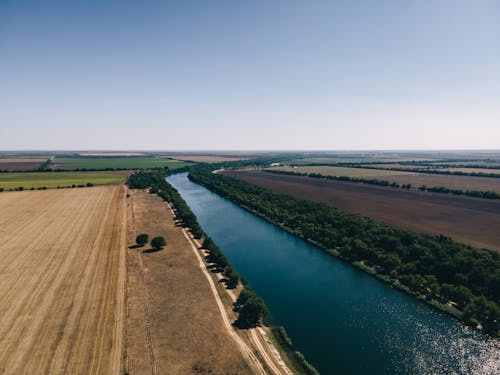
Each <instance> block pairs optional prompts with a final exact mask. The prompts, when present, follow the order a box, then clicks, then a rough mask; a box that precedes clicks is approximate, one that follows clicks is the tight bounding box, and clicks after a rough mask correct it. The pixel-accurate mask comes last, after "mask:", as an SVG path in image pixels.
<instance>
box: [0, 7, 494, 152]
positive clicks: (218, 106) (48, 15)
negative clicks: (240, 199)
mask: <svg viewBox="0 0 500 375" xmlns="http://www.w3.org/2000/svg"><path fill="white" fill-rule="evenodd" d="M437 148H446V149H481V148H489V149H499V148H500V1H498V0H496V1H482V0H474V1H470V0H448V1H445V0H441V1H438V0H436V1H433V0H428V1H427V0H414V1H410V0H409V1H404V0H393V1H387V0H359V1H352V0H346V1H333V0H330V1H293V0H283V1H275V0H265V1H260V0H255V1H235V0H228V1H217V0H213V1H189V0H184V1H127V0H115V1H111V0H110V1H106V0H101V1H97V0H96V1H92V0H86V1H75V0H71V1H67V0H66V1H51V0H44V1H28V0H12V1H11V0H0V149H169V150H174V149H178V150H181V149H212V150H215V149H226V150H227V149H232V150H234V149H259V150H263V149H437Z"/></svg>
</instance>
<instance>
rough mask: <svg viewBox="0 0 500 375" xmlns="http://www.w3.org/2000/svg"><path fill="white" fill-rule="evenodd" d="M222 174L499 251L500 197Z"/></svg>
mask: <svg viewBox="0 0 500 375" xmlns="http://www.w3.org/2000/svg"><path fill="white" fill-rule="evenodd" d="M222 173H223V174H224V175H228V176H232V177H236V178H241V179H243V180H245V181H247V182H250V183H253V184H256V185H259V186H262V187H267V188H271V189H273V190H276V191H278V192H281V193H285V194H290V195H292V196H295V197H298V198H302V199H310V200H314V201H318V202H325V203H328V204H331V205H332V206H335V207H337V208H339V209H341V210H343V211H347V212H354V213H360V214H363V215H366V216H369V217H372V218H375V219H379V220H382V221H384V222H386V223H388V224H392V225H394V226H398V227H401V228H408V229H413V230H416V231H420V232H427V233H431V234H444V235H446V236H449V237H452V238H454V239H455V240H457V241H460V242H464V243H468V244H470V245H473V246H477V247H485V248H490V249H495V250H500V232H499V231H498V230H496V229H497V228H500V202H499V201H496V200H487V199H480V198H472V197H464V196H450V195H447V194H438V193H429V192H420V191H408V190H403V189H393V188H386V187H381V186H374V185H368V184H360V183H352V182H343V181H334V180H326V179H317V178H310V177H302V176H287V175H277V174H272V173H266V172H252V171H224V172H222ZM430 176H431V177H432V176H433V175H430ZM438 177H439V176H438ZM446 177H447V176H446ZM452 177H456V176H452ZM467 178H470V177H467ZM478 178H479V179H483V178H481V177H478Z"/></svg>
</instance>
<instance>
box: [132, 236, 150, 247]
mask: <svg viewBox="0 0 500 375" xmlns="http://www.w3.org/2000/svg"><path fill="white" fill-rule="evenodd" d="M148 241H149V236H148V235H147V234H146V233H141V234H139V235H138V236H137V237H136V239H135V243H136V244H137V246H144V245H146V244H147V243H148Z"/></svg>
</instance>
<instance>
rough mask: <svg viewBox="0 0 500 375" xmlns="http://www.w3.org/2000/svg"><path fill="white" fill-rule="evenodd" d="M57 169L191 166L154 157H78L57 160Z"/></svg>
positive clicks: (173, 167) (174, 167) (186, 163)
mask: <svg viewBox="0 0 500 375" xmlns="http://www.w3.org/2000/svg"><path fill="white" fill-rule="evenodd" d="M55 164H56V165H55V168H56V169H64V170H74V169H107V168H112V169H142V168H157V167H160V168H161V167H168V168H170V169H177V168H182V167H185V166H186V165H191V164H192V163H188V162H182V161H181V162H178V161H173V160H172V159H166V158H154V157H149V158H148V157H144V158H141V157H139V158H135V157H102V158H100V157H92V158H90V157H80V158H79V157H76V158H56V159H55Z"/></svg>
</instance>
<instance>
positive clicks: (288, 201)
mask: <svg viewBox="0 0 500 375" xmlns="http://www.w3.org/2000/svg"><path fill="white" fill-rule="evenodd" d="M189 178H190V179H191V180H192V181H194V182H196V183H199V184H201V185H203V186H205V187H207V188H208V189H210V190H212V191H214V192H215V193H217V194H219V195H221V196H222V197H224V198H227V199H229V200H231V201H233V202H235V203H236V204H239V205H240V206H242V207H243V208H246V209H247V210H249V211H252V212H254V213H256V214H258V215H260V216H262V217H264V218H265V219H267V220H268V221H270V222H271V223H274V224H276V225H278V226H280V227H282V228H284V229H286V230H287V231H289V232H290V233H292V234H295V235H297V236H299V237H301V238H304V239H305V240H307V241H309V242H311V243H314V244H315V245H317V246H319V247H321V248H323V249H325V250H326V251H328V252H329V253H330V254H332V255H335V256H338V257H340V258H342V259H344V260H346V261H348V262H351V263H353V264H354V265H356V266H358V267H359V268H362V269H364V270H365V271H367V272H369V273H371V274H373V275H375V276H376V277H377V278H379V279H381V280H383V281H385V282H387V283H390V284H392V285H394V286H395V287H397V288H399V289H401V290H403V291H405V292H407V293H409V294H412V295H414V296H416V297H417V298H419V299H422V300H425V301H426V302H428V303H429V304H431V305H432V306H435V307H437V308H439V309H441V310H442V311H444V312H446V313H448V314H451V315H453V316H455V317H457V318H459V319H462V320H463V321H465V322H466V323H468V324H471V325H474V326H477V325H478V324H480V326H479V327H482V328H483V329H484V331H485V332H487V333H489V334H491V335H493V336H498V334H499V329H500V326H499V322H500V307H499V305H500V254H498V253H496V252H493V251H489V250H484V249H476V248H472V247H470V246H467V245H464V244H460V243H457V242H455V241H453V240H451V239H450V238H448V237H444V236H431V235H426V234H421V233H416V232H412V231H409V230H402V229H397V228H393V227H391V226H389V225H387V224H384V223H381V222H377V221H375V220H373V219H370V218H367V217H363V216H360V215H354V214H349V213H345V212H341V211H339V210H338V209H335V208H334V207H330V206H328V205H326V204H323V203H316V202H312V201H306V200H301V199H296V198H293V197H290V196H287V195H284V194H280V193H276V192H273V191H271V190H269V189H265V188H261V187H257V186H255V185H251V184H249V183H247V182H244V181H241V180H237V179H234V178H230V177H226V176H222V175H219V174H213V173H211V171H210V170H209V169H204V168H194V169H192V170H191V173H190V175H189Z"/></svg>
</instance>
